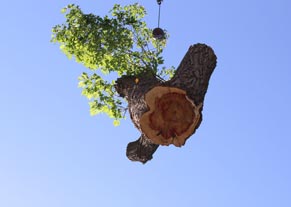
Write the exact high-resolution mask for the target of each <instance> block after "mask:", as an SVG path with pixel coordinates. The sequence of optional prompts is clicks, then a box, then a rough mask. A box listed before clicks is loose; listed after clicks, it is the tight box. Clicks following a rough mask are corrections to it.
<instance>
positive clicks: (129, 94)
mask: <svg viewBox="0 0 291 207" xmlns="http://www.w3.org/2000/svg"><path fill="white" fill-rule="evenodd" d="M215 67H216V55H215V53H214V51H213V50H212V49H211V48H210V47H209V46H207V45H205V44H195V45H192V46H190V48H189V49H188V52H187V53H186V55H185V56H184V58H183V60H182V61H181V63H180V65H179V67H178V68H177V71H176V73H175V75H174V77H173V78H172V79H171V80H169V81H167V82H163V81H161V80H160V79H158V78H157V77H156V76H155V75H153V74H151V73H150V72H144V73H141V74H139V75H137V76H122V77H120V78H118V79H117V81H116V85H115V88H116V91H117V92H118V93H119V95H120V96H122V97H124V98H126V100H127V101H128V109H129V113H130V117H131V120H132V122H133V123H134V125H135V127H136V128H137V129H138V130H139V131H140V132H141V136H140V138H139V139H138V140H136V141H134V142H130V143H129V144H128V146H127V151H126V155H127V157H128V158H129V159H130V160H132V161H139V162H142V163H146V162H147V161H148V160H151V159H152V155H153V154H154V152H155V151H156V150H157V148H158V146H159V145H157V144H154V143H153V142H152V141H151V140H150V139H149V138H147V137H146V136H145V135H144V133H143V132H142V130H141V127H140V124H139V120H140V118H141V116H142V115H143V114H144V113H145V112H146V111H148V106H147V104H146V102H145V99H144V97H145V94H146V93H147V92H148V91H149V90H151V89H152V88H154V87H156V86H169V87H176V88H180V89H182V90H185V91H186V93H187V96H188V97H189V98H190V99H191V100H192V101H193V102H194V103H195V104H196V105H199V104H202V105H203V101H204V97H205V94H206V92H207V88H208V83H209V79H210V76H211V74H212V72H213V70H214V68H215ZM136 78H138V80H139V81H138V83H136V81H135V80H136ZM202 108H203V107H201V110H202ZM201 121H202V116H201V119H200V122H199V124H198V125H197V127H196V129H197V128H198V127H199V125H200V123H201ZM194 132H195V130H194V131H193V133H194Z"/></svg>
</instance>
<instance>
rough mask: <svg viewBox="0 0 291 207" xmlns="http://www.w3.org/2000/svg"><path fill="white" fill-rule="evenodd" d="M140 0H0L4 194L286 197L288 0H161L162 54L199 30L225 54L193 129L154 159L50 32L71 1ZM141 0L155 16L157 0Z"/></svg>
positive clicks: (278, 201)
mask: <svg viewBox="0 0 291 207" xmlns="http://www.w3.org/2000/svg"><path fill="white" fill-rule="evenodd" d="M134 2H136V1H129V0H125V1H118V0H107V1H101V0H95V1H92V0H90V1H89V0H88V1H86V0H83V1H65V0H59V1H36V0H34V1H33V0H26V1H13V0H11V1H3V2H2V3H1V5H2V11H1V13H0V19H1V20H0V22H1V33H0V39H1V46H0V55H1V61H0V70H1V81H0V92H1V102H0V115H1V118H0V206H1V207H93V206H94V207H96V206H98V207H120V206H127V207H130V206H139V207H146V206H152V207H155V206H159V207H160V206H168V207H173V206H183V207H196V206H197V207H275V206H279V207H290V206H291V150H290V149H291V121H290V117H291V112H290V106H291V72H290V71H291V24H290V20H291V1H289V0H277V1H263V0H257V1H252V0H244V1H230V0H220V1H217V0H203V1H202V0H200V1H198V0H197V1H190V0H188V1H170V0H165V1H164V3H163V5H162V16H161V26H162V27H163V28H165V29H167V30H168V32H169V33H170V35H171V37H170V40H169V44H168V47H167V48H166V50H165V53H164V57H165V59H166V65H168V66H171V65H174V66H178V64H179V63H180V61H181V59H182V57H183V56H184V54H185V53H186V51H187V49H188V47H189V46H190V45H191V44H194V43H197V42H201V43H206V44H208V45H210V46H212V48H213V49H214V50H215V52H216V54H217V57H218V64H217V68H216V70H215V72H214V73H213V76H212V78H211V81H210V85H209V88H208V93H207V94H206V98H205V106H204V111H203V115H204V120H203V122H202V124H201V126H200V128H199V129H198V130H197V133H196V134H195V135H194V136H192V137H191V138H190V139H189V140H188V141H187V143H186V145H185V146H184V147H182V148H175V147H172V146H171V147H161V148H159V149H158V151H157V152H156V153H155V154H154V159H153V160H152V161H150V162H148V163H147V164H146V165H142V164H140V163H134V162H130V161H129V160H127V158H126V156H125V148H126V145H127V143H128V142H130V141H133V140H135V139H136V138H138V137H139V132H138V131H137V130H136V129H135V128H134V127H133V125H132V123H131V121H130V119H129V118H127V120H125V121H123V122H122V123H121V126H120V127H113V125H112V120H110V119H109V118H107V117H106V116H103V115H102V116H97V117H96V116H95V117H91V116H90V115H89V107H88V103H87V100H86V98H85V97H82V96H81V95H80V94H81V91H80V89H79V88H77V83H78V80H77V77H78V75H79V74H80V73H81V72H82V71H83V70H85V68H83V67H82V66H81V65H78V64H77V63H75V62H73V61H70V60H68V59H67V58H66V57H65V55H63V54H62V53H61V51H60V50H59V47H58V45H54V44H51V43H50V36H51V28H52V27H53V26H54V25H55V24H59V23H62V22H63V21H64V18H63V16H62V14H61V13H60V10H61V8H62V7H64V6H65V5H67V4H69V3H76V4H79V5H80V6H81V8H82V9H83V10H84V11H85V12H93V13H96V14H100V15H104V14H106V13H107V11H108V10H109V9H110V8H111V7H112V6H113V4H114V3H121V4H128V3H134ZM139 3H140V4H142V5H144V6H145V7H146V9H147V10H148V16H147V17H146V20H147V22H148V25H149V26H151V27H155V26H156V25H157V9H158V7H157V4H156V1H155V0H142V1H139Z"/></svg>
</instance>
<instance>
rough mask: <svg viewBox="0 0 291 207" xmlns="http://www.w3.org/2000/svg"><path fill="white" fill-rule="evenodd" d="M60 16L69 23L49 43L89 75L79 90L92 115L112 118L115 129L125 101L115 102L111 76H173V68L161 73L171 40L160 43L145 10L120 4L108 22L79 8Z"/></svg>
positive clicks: (55, 29)
mask: <svg viewBox="0 0 291 207" xmlns="http://www.w3.org/2000/svg"><path fill="white" fill-rule="evenodd" d="M62 13H64V14H65V18H66V22H65V23H64V24H61V25H56V26H55V27H53V30H52V33H53V34H52V39H51V41H52V42H57V43H59V44H60V48H61V50H62V51H63V52H64V53H65V54H66V55H67V57H68V58H74V59H75V60H76V61H77V62H78V63H81V64H83V65H84V66H85V67H86V68H88V69H89V71H88V72H83V73H82V74H81V75H80V76H79V87H81V88H82V94H83V95H84V96H86V97H87V98H88V99H89V100H90V102H89V104H90V113H91V115H95V114H98V113H101V112H104V113H106V114H107V115H108V116H109V117H111V118H114V124H115V125H118V124H119V120H120V119H121V118H123V116H124V109H125V107H124V106H122V103H124V100H123V99H121V98H120V97H118V96H117V93H116V92H115V90H114V81H108V80H107V79H106V76H108V75H109V74H111V73H115V74H116V75H117V77H120V76H122V75H133V76H134V75H137V74H140V73H142V72H144V71H149V72H151V73H153V74H155V75H156V76H158V77H160V76H166V77H169V76H171V75H172V74H173V71H174V68H173V67H172V68H169V69H166V68H165V67H161V68H160V66H161V65H162V64H163V62H164V59H163V57H162V56H161V54H162V52H163V49H164V48H165V46H166V40H167V38H168V35H167V34H166V35H165V38H164V39H162V40H158V39H155V38H153V37H152V29H150V28H148V27H147V25H146V23H145V21H144V20H143V18H144V16H145V15H146V11H145V9H144V7H142V6H140V5H138V4H133V5H128V6H124V7H122V6H120V5H118V4H116V5H114V7H113V9H112V10H110V12H109V13H110V14H109V16H108V15H106V16H104V17H100V16H98V15H94V14H84V13H83V12H82V11H81V9H80V8H79V6H76V5H74V4H70V5H68V6H67V7H65V8H63V9H62ZM98 71H101V72H98Z"/></svg>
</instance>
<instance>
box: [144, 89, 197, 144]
mask: <svg viewBox="0 0 291 207" xmlns="http://www.w3.org/2000/svg"><path fill="white" fill-rule="evenodd" d="M145 101H146V103H147V105H148V107H149V109H150V110H149V111H147V112H146V113H144V114H143V115H142V117H141V119H140V126H141V130H142V131H143V133H144V134H145V135H146V136H147V137H148V138H149V139H151V140H152V141H153V142H154V143H155V144H160V145H169V144H174V145H175V146H177V147H181V146H182V145H184V144H185V141H186V139H187V138H188V137H189V136H190V135H191V134H192V133H193V131H194V130H195V128H196V126H197V124H198V123H199V121H200V108H201V106H202V105H201V104H200V105H199V106H196V105H195V104H194V103H193V101H191V100H190V99H189V98H188V97H187V95H186V91H184V90H181V89H178V88H173V87H163V86H157V87H155V88H153V89H151V90H150V91H149V92H148V93H146V94H145Z"/></svg>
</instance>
